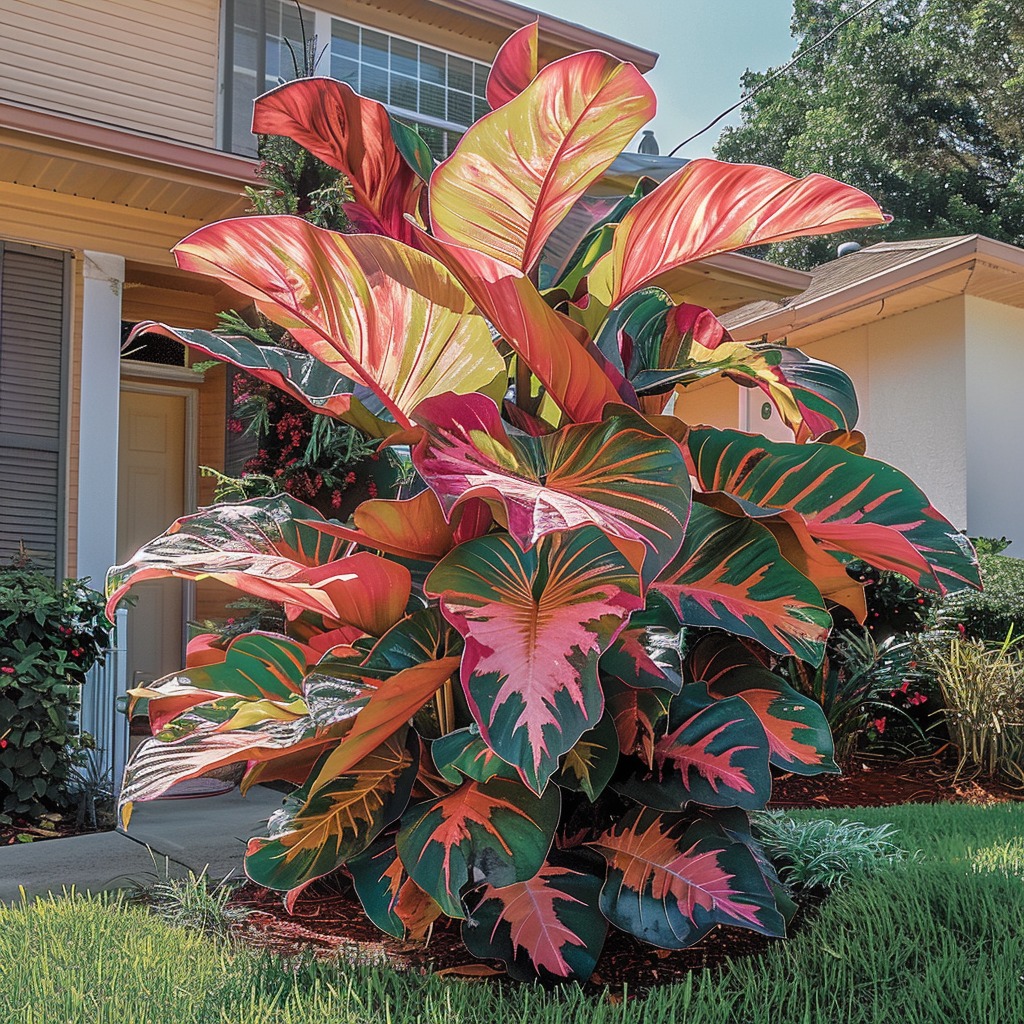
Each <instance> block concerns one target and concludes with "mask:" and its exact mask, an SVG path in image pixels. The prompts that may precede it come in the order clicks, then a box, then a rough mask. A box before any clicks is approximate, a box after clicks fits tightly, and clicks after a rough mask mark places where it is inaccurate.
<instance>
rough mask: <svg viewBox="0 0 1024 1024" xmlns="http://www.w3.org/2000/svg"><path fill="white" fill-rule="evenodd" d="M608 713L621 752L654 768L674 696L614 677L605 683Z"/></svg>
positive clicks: (668, 692)
mask: <svg viewBox="0 0 1024 1024" xmlns="http://www.w3.org/2000/svg"><path fill="white" fill-rule="evenodd" d="M604 692H605V698H606V699H607V702H608V711H609V713H610V714H611V716H612V721H613V722H614V724H615V733H616V735H617V736H618V738H619V750H620V752H621V753H622V754H624V755H626V756H634V757H638V758H639V759H640V760H641V761H642V762H643V763H644V764H645V765H646V766H647V768H648V769H653V768H654V748H655V744H656V743H657V741H658V738H659V737H660V736H661V735H662V734H663V733H664V732H665V727H666V726H667V724H668V709H669V705H670V704H671V702H672V693H671V692H670V691H668V690H661V689H656V688H654V687H651V688H646V689H639V688H637V687H634V686H629V685H627V684H626V683H623V682H621V681H620V680H618V679H616V678H614V677H612V678H606V679H605V680H604Z"/></svg>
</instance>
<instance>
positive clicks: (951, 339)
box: [677, 235, 1024, 553]
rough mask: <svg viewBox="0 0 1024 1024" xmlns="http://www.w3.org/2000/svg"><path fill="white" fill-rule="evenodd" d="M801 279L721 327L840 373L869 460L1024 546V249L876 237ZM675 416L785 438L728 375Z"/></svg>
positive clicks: (955, 517) (754, 393)
mask: <svg viewBox="0 0 1024 1024" xmlns="http://www.w3.org/2000/svg"><path fill="white" fill-rule="evenodd" d="M811 277H812V282H811V285H810V287H809V288H808V289H807V290H806V291H805V292H803V293H801V294H800V295H797V296H795V297H793V298H790V299H783V300H782V301H779V302H757V303H754V304H751V305H748V306H745V307H743V308H741V309H738V310H735V311H734V312H732V313H730V314H728V315H727V316H725V317H724V318H723V320H724V322H725V323H726V325H727V326H728V327H729V328H730V330H731V331H732V333H733V335H734V337H736V338H737V339H738V340H743V341H754V340H758V339H762V338H763V339H764V340H767V341H780V340H783V339H785V340H786V341H787V342H788V344H790V345H793V346H794V347H796V348H799V349H801V350H802V351H804V352H806V354H807V355H809V356H813V357H815V358H817V359H823V360H826V361H827V362H831V363H835V364H836V365H837V366H840V367H842V368H843V369H844V370H846V371H847V373H849V374H850V376H851V377H852V379H853V382H854V384H855V385H856V388H857V395H858V398H859V399H860V407H861V416H860V422H859V424H858V426H859V428H860V429H861V430H863V432H864V433H865V434H866V435H867V442H868V455H871V456H875V457H877V458H879V459H882V460H884V461H886V462H890V463H892V464H893V465H895V466H898V467H899V468H900V469H902V470H904V471H905V472H906V473H908V474H909V475H910V477H911V478H912V479H913V480H914V481H915V482H916V483H917V484H918V485H919V486H920V487H921V488H922V489H923V490H924V492H925V493H926V494H927V495H928V496H929V498H930V499H931V500H932V503H933V504H934V505H935V507H936V508H937V509H938V510H939V511H940V512H941V513H942V514H943V515H945V516H946V517H947V518H948V519H949V520H950V522H952V523H953V525H954V526H956V527H958V528H960V529H965V530H966V531H967V532H968V534H970V535H971V536H994V537H1001V536H1006V537H1009V538H1010V539H1011V540H1012V541H1014V542H1015V544H1016V547H1015V548H1013V549H1011V553H1013V552H1015V551H1018V549H1020V550H1022V551H1024V479H1022V477H1021V474H1020V472H1019V471H1018V467H1019V458H1018V457H1017V455H1016V453H1015V447H1016V445H1017V444H1018V443H1019V439H1020V438H1021V437H1024V402H1022V401H1021V398H1020V395H1019V394H1018V392H1019V391H1020V382H1021V380H1022V379H1024V250H1021V249H1018V248H1016V247H1015V246H1011V245H1006V244H1004V243H1002V242H995V241H993V240H992V239H989V238H983V237H980V236H978V235H964V236H959V237H955V238H929V239H923V240H921V241H909V242H883V243H880V244H878V245H872V246H871V247H870V248H865V249H861V250H860V251H858V252H854V253H852V254H850V255H847V256H843V257H841V258H840V259H837V260H834V261H833V262H831V263H826V264H824V265H823V266H821V267H818V268H817V269H815V270H813V271H812V272H811ZM677 411H678V412H679V413H680V415H682V416H683V417H684V418H685V419H687V420H688V421H689V422H693V423H700V422H703V423H711V424H714V425H717V426H728V427H738V428H739V429H741V430H751V431H756V432H758V433H763V434H766V435H767V436H769V437H774V438H776V439H779V440H792V435H791V434H790V433H789V431H788V430H787V429H786V428H785V426H784V425H783V424H782V423H781V422H780V421H779V418H778V415H777V413H775V412H774V410H772V408H771V406H769V405H767V404H766V403H765V401H764V395H763V393H762V392H761V391H759V390H757V389H745V388H737V387H736V386H735V385H733V384H731V383H730V382H727V381H726V382H717V383H714V384H711V385H709V386H706V387H697V388H694V389H692V390H689V391H687V393H686V394H685V396H684V397H683V400H682V402H681V404H680V405H679V406H677ZM765 414H767V415H765Z"/></svg>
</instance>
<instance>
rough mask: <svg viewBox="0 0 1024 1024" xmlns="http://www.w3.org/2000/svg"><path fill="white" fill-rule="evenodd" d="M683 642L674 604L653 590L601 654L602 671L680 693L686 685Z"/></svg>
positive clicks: (631, 683)
mask: <svg viewBox="0 0 1024 1024" xmlns="http://www.w3.org/2000/svg"><path fill="white" fill-rule="evenodd" d="M681 642H682V641H681V637H680V635H679V620H678V618H677V616H676V614H675V611H674V610H673V608H672V605H671V604H670V603H669V602H668V601H667V600H666V599H665V598H663V597H662V596H661V595H660V594H659V593H658V592H657V591H656V590H653V589H652V590H649V591H648V592H647V603H646V605H645V606H644V607H643V608H642V609H641V610H639V611H635V612H633V614H632V615H631V616H630V619H629V625H627V626H626V628H625V629H623V630H622V632H621V633H619V635H618V636H617V637H616V638H615V641H614V642H613V643H612V645H611V647H609V648H608V650H607V651H605V652H604V654H603V655H601V662H600V665H599V668H600V670H601V674H602V675H604V676H612V677H614V678H616V679H619V680H621V681H622V682H623V683H625V684H626V685H627V686H632V687H638V688H649V687H655V688H658V689H662V690H668V691H669V692H670V693H678V692H679V690H680V689H681V688H682V685H683V681H682V666H681V664H680V649H681Z"/></svg>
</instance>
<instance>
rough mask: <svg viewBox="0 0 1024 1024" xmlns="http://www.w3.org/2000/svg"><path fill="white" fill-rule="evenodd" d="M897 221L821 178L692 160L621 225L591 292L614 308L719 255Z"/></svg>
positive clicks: (870, 202) (851, 189)
mask: <svg viewBox="0 0 1024 1024" xmlns="http://www.w3.org/2000/svg"><path fill="white" fill-rule="evenodd" d="M891 219H892V218H891V217H887V216H886V215H885V214H883V213H882V211H881V210H880V209H879V206H878V204H877V203H876V202H875V201H874V200H873V199H871V198H870V196H868V195H866V194H865V193H864V192H861V191H860V189H857V188H854V187H853V186H852V185H844V184H843V183H842V182H838V181H835V180H834V179H832V178H827V177H825V176H824V175H822V174H809V175H807V177H805V178H799V179H798V178H793V177H791V176H790V175H788V174H785V173H784V172H783V171H777V170H774V169H772V168H769V167H761V166H758V165H756V164H730V163H723V162H722V161H719V160H709V159H701V160H691V161H690V162H689V163H688V164H687V165H686V166H685V167H681V168H680V169H679V170H678V171H676V172H675V173H674V174H672V175H671V176H670V177H668V178H667V179H666V180H665V181H664V182H662V184H661V185H660V186H659V187H658V188H656V189H655V190H654V191H653V192H652V193H651V194H650V195H649V196H646V197H645V198H644V199H642V200H641V201H640V202H638V203H637V204H636V205H635V206H634V207H633V208H632V209H631V210H630V211H629V212H628V213H627V214H626V215H625V216H624V217H623V218H622V220H621V222H620V223H619V225H618V227H617V228H616V229H615V239H614V243H613V246H612V250H611V252H610V253H609V254H608V255H607V256H606V257H605V258H604V259H603V260H602V262H601V266H600V270H601V274H600V275H598V274H596V273H593V274H591V278H590V291H591V294H592V295H594V296H595V297H596V298H597V299H598V301H600V302H601V303H602V304H603V305H605V306H607V307H609V308H610V307H612V306H617V305H618V304H619V302H621V301H622V299H624V298H625V297H626V296H627V295H630V294H631V293H632V292H635V291H637V290H638V289H639V288H643V287H645V286H647V285H650V284H662V283H663V281H664V278H665V277H666V276H667V275H668V274H669V273H670V272H671V271H673V270H675V269H676V268H677V267H681V266H685V265H686V264H687V263H693V262H694V261H695V260H701V259H705V258H706V257H708V256H714V255H716V254H717V253H721V252H732V251H734V250H736V249H742V248H745V247H746V246H750V245H766V244H767V243H769V242H781V241H784V240H785V239H787V238H798V237H801V236H803V235H820V234H827V233H829V232H832V231H844V230H846V229H850V228H862V227H871V226H873V225H878V224H885V223H886V222H887V221H888V220H891ZM668 290H669V291H671V288H669V289H668Z"/></svg>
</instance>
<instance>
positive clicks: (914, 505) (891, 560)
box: [686, 428, 980, 593]
mask: <svg viewBox="0 0 1024 1024" xmlns="http://www.w3.org/2000/svg"><path fill="white" fill-rule="evenodd" d="M686 448H687V452H688V458H689V462H690V468H691V473H692V474H693V476H694V477H695V479H696V480H697V484H698V486H699V487H700V489H701V490H703V491H709V492H718V491H720V492H725V494H727V495H730V496H731V497H732V498H733V499H734V500H735V501H736V502H738V503H740V507H742V509H743V511H744V512H745V513H746V514H747V515H750V516H752V517H753V518H763V517H772V516H773V515H782V516H785V517H787V518H789V519H793V518H796V519H797V525H798V526H799V525H802V526H803V528H804V529H806V531H807V532H808V534H809V535H810V536H811V537H812V538H813V539H814V540H815V541H817V542H818V544H819V545H821V546H822V547H823V549H824V550H825V551H827V552H838V553H840V555H844V554H845V555H848V556H852V557H854V558H862V559H863V560H864V561H866V562H867V563H868V564H870V565H874V566H875V567H876V568H879V569H892V570H894V571H896V572H899V573H902V574H903V575H904V576H907V577H908V578H909V579H910V580H911V581H912V582H913V583H915V584H916V585H917V586H920V587H924V588H926V589H928V590H934V591H937V592H939V593H945V592H948V591H956V590H962V589H964V588H965V587H977V586H979V583H980V578H979V575H978V565H977V559H976V556H975V555H974V552H973V550H972V549H971V547H970V544H969V543H968V542H967V541H966V540H965V538H963V537H962V536H961V535H960V534H959V533H958V532H957V531H956V530H955V529H954V528H953V527H952V526H951V525H950V523H949V522H947V521H946V519H944V518H943V517H942V516H941V515H940V514H939V513H938V512H937V511H936V510H935V509H934V508H933V507H932V506H931V504H930V503H929V502H928V499H927V498H926V497H925V495H924V494H923V493H922V492H921V490H920V489H919V488H918V487H916V486H915V485H914V484H913V482H912V481H911V480H910V479H909V478H908V477H907V476H905V475H904V474H903V473H901V472H900V471H899V470H898V469H894V468H893V467H892V466H888V465H886V464H885V463H884V462H877V461H875V460H874V459H868V458H865V457H864V456H862V455H857V454H855V453H854V452H851V451H847V450H845V449H843V448H840V447H837V446H835V445H827V444H787V443H784V442H776V441H769V440H767V439H766V438H764V437H760V436H756V435H751V434H743V433H740V432H739V431H736V430H717V429H710V428H699V429H694V430H691V431H690V432H689V434H688V437H687V443H686Z"/></svg>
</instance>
